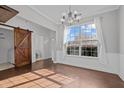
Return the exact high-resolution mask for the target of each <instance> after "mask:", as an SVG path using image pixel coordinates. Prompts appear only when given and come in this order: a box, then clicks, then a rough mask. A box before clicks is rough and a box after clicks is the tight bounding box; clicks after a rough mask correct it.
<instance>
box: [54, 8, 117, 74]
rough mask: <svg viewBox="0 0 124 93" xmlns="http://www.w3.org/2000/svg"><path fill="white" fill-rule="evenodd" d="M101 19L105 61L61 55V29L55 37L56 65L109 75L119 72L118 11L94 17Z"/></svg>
mask: <svg viewBox="0 0 124 93" xmlns="http://www.w3.org/2000/svg"><path fill="white" fill-rule="evenodd" d="M96 16H99V17H101V19H102V20H101V24H102V30H103V38H104V40H105V47H106V53H107V54H106V58H107V62H105V61H106V60H104V59H103V60H100V59H95V58H86V57H70V56H64V55H63V48H62V46H63V33H62V32H63V27H62V26H60V27H59V28H58V33H57V36H56V38H57V39H56V40H57V59H56V62H57V63H63V64H69V65H73V66H79V67H84V68H89V69H95V70H100V71H105V72H110V73H116V74H118V72H119V48H118V45H119V38H118V37H119V36H118V35H119V34H118V30H119V26H118V24H117V22H118V10H115V11H112V12H107V13H104V14H100V15H96Z"/></svg>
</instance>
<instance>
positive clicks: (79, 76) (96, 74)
mask: <svg viewBox="0 0 124 93" xmlns="http://www.w3.org/2000/svg"><path fill="white" fill-rule="evenodd" d="M39 69H40V70H42V69H48V70H50V71H53V72H55V73H58V74H61V75H65V76H67V77H69V78H71V79H73V80H74V81H73V82H71V83H69V84H63V85H62V86H61V87H63V88H64V87H67V88H94V87H95V88H124V82H123V81H122V80H121V79H120V78H119V77H118V76H117V75H115V74H110V73H105V72H100V71H95V70H89V69H84V68H78V67H74V66H69V65H64V64H54V63H52V62H51V60H50V59H49V60H46V61H45V62H44V61H39V62H35V63H33V64H32V65H27V66H24V67H21V68H12V69H8V70H4V71H0V80H4V79H7V78H10V77H13V76H17V75H22V74H24V73H28V72H31V73H33V72H36V70H39ZM54 77H55V76H53V77H48V78H49V79H53V82H54V83H56V82H58V81H57V80H56V78H54ZM48 78H47V79H48ZM49 79H48V80H49ZM55 81H56V82H55ZM60 83H61V81H60ZM35 86H36V85H35Z"/></svg>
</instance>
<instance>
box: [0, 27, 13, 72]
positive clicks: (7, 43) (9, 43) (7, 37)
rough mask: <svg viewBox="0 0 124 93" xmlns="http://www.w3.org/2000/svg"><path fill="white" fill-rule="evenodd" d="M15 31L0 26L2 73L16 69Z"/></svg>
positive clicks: (0, 62)
mask: <svg viewBox="0 0 124 93" xmlns="http://www.w3.org/2000/svg"><path fill="white" fill-rule="evenodd" d="M13 30H14V29H10V28H7V27H3V26H0V71H1V70H5V69H9V68H13V67H14V31H13Z"/></svg>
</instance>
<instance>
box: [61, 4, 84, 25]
mask: <svg viewBox="0 0 124 93" xmlns="http://www.w3.org/2000/svg"><path fill="white" fill-rule="evenodd" d="M81 17H82V14H81V13H78V12H77V11H76V10H74V11H73V10H71V6H69V10H68V13H63V14H62V18H61V23H62V24H64V25H72V24H75V23H79V21H80V19H81Z"/></svg>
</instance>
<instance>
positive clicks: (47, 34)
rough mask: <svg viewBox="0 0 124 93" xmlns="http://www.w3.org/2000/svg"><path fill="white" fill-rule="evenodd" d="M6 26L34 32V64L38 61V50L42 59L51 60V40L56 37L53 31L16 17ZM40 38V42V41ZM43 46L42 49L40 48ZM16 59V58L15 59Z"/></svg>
mask: <svg viewBox="0 0 124 93" xmlns="http://www.w3.org/2000/svg"><path fill="white" fill-rule="evenodd" d="M6 24H9V25H12V26H16V27H20V28H24V29H29V30H31V31H33V33H32V62H35V61H36V55H35V54H36V50H39V49H40V51H41V52H42V53H41V54H42V56H41V59H46V58H51V56H52V55H51V50H52V49H51V40H52V35H55V31H52V30H50V29H48V28H45V27H42V26H40V25H37V24H35V23H32V22H30V21H28V20H25V19H23V18H20V17H17V16H16V17H14V18H12V19H11V20H9V21H8V22H7V23H6ZM37 36H39V37H40V40H39V37H37ZM39 46H41V48H39ZM13 59H14V57H13Z"/></svg>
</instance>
